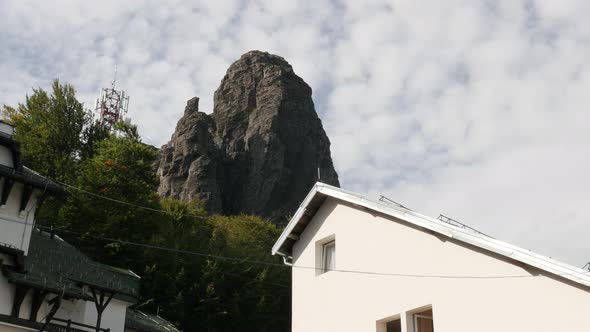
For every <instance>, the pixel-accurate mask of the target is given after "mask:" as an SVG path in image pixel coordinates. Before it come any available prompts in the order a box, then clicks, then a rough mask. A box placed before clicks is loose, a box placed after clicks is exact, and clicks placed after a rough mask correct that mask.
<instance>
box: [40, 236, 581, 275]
mask: <svg viewBox="0 0 590 332" xmlns="http://www.w3.org/2000/svg"><path fill="white" fill-rule="evenodd" d="M38 227H42V228H45V229H47V228H48V227H46V226H38ZM60 232H64V233H70V234H74V235H84V236H88V237H92V238H94V239H98V240H103V241H109V242H116V243H120V244H124V245H130V246H137V247H142V248H148V249H155V250H162V251H167V252H174V253H180V254H187V255H193V256H199V257H205V258H211V259H217V260H224V261H231V262H236V263H248V264H252V265H261V266H269V267H281V268H295V269H306V270H323V268H320V267H312V266H304V265H290V266H287V265H285V264H281V263H273V262H267V261H261V260H255V259H251V258H247V257H232V256H223V255H216V254H211V253H202V252H197V251H192V250H183V249H176V248H169V247H163V246H157V245H151V244H145V243H138V242H133V241H126V240H120V239H115V238H109V237H102V236H94V235H87V234H83V233H80V232H74V231H69V230H60ZM330 272H340V273H351V274H364V275H375V276H392V277H406V278H431V279H517V278H535V277H539V275H531V274H527V275H481V276H478V275H445V274H419V273H388V272H377V271H366V270H354V269H331V270H330ZM556 275H558V276H567V275H572V274H571V273H564V274H556Z"/></svg>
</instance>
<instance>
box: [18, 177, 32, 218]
mask: <svg viewBox="0 0 590 332" xmlns="http://www.w3.org/2000/svg"><path fill="white" fill-rule="evenodd" d="M32 193H33V186H31V185H27V184H25V187H24V188H23V194H22V195H21V198H20V210H19V211H21V212H22V211H24V210H25V209H26V208H27V205H28V204H29V200H30V199H31V194H32Z"/></svg>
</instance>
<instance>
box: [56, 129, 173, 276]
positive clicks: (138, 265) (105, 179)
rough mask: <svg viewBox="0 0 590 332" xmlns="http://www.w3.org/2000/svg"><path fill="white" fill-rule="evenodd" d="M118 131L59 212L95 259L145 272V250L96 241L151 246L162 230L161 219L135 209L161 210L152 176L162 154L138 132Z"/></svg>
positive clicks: (62, 221) (83, 173)
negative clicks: (148, 244)
mask: <svg viewBox="0 0 590 332" xmlns="http://www.w3.org/2000/svg"><path fill="white" fill-rule="evenodd" d="M117 129H118V134H117V135H116V134H110V135H109V137H108V138H107V139H105V140H103V141H102V142H100V143H99V144H98V145H97V147H96V152H95V154H94V156H93V157H91V158H90V159H89V160H87V161H86V162H85V163H84V164H83V165H82V167H81V169H80V172H79V175H78V177H77V178H76V180H75V186H76V188H78V189H72V190H71V194H72V195H71V197H70V198H69V199H68V202H67V203H66V205H65V206H64V207H63V209H62V210H61V211H60V224H61V226H62V227H65V228H67V229H69V230H71V231H73V232H76V233H83V234H84V235H83V236H74V237H71V239H70V241H71V242H72V243H73V244H75V245H76V246H77V247H79V248H80V249H81V250H82V251H83V252H85V253H86V254H88V255H90V256H91V257H93V258H95V259H97V260H99V261H101V262H104V263H107V264H112V265H115V266H123V267H130V268H132V269H134V270H136V271H142V270H143V267H144V265H143V264H144V263H145V259H144V257H143V255H142V250H140V249H138V248H130V247H125V246H121V245H120V244H118V243H117V242H113V243H106V244H105V243H104V241H101V240H97V239H96V237H108V238H116V239H124V240H126V241H134V242H140V243H147V242H149V241H151V238H152V237H153V235H154V234H158V233H159V232H160V226H161V225H162V223H161V222H160V221H161V219H162V218H163V216H162V215H161V214H158V213H154V212H153V211H150V210H147V209H141V208H136V207H134V206H133V205H137V206H143V207H147V208H149V209H155V210H157V209H159V201H158V196H157V194H156V189H157V185H158V181H157V178H156V176H155V174H154V172H153V170H152V163H153V161H154V159H155V157H156V155H157V151H156V150H155V149H154V148H153V147H151V146H148V145H146V144H144V143H142V142H141V139H140V137H139V135H138V133H137V128H136V127H135V126H132V125H126V124H122V123H120V124H118V127H117ZM89 193H90V194H89ZM97 195H98V196H104V197H106V198H108V199H105V198H101V197H97ZM115 201H120V202H126V203H129V204H131V205H129V204H127V205H126V204H120V203H116V202H115Z"/></svg>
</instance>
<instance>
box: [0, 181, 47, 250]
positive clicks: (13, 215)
mask: <svg viewBox="0 0 590 332" xmlns="http://www.w3.org/2000/svg"><path fill="white" fill-rule="evenodd" d="M3 186H4V181H2V184H1V185H0V192H1V190H2V188H3ZM23 188H24V184H22V183H15V184H14V185H13V186H12V190H11V191H10V196H8V200H7V201H6V205H4V206H0V229H1V231H0V242H2V243H7V244H10V245H13V246H15V247H17V248H18V249H20V250H23V251H24V252H25V255H26V254H27V253H28V250H29V243H30V240H31V231H32V229H33V221H34V216H35V207H36V206H35V205H36V204H37V196H38V195H40V192H39V190H34V191H33V194H32V195H31V198H30V200H29V202H28V204H27V207H26V209H25V211H23V212H20V211H19V210H20V202H21V196H22V191H23ZM25 223H26V225H25Z"/></svg>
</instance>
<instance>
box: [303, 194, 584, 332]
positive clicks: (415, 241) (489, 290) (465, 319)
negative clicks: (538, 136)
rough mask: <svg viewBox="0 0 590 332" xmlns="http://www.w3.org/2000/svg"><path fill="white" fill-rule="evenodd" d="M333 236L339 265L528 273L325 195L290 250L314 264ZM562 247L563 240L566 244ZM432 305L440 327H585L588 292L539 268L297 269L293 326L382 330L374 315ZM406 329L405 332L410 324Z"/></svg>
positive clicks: (444, 330)
mask: <svg viewBox="0 0 590 332" xmlns="http://www.w3.org/2000/svg"><path fill="white" fill-rule="evenodd" d="M330 236H335V239H336V268H337V269H344V270H359V271H373V272H381V273H402V274H419V275H457V276H466V275H471V276H474V275H475V276H498V275H532V274H531V273H534V274H537V273H539V271H537V270H534V269H525V268H523V267H520V266H518V264H515V263H511V262H507V261H505V260H501V259H499V258H497V257H495V256H493V255H491V254H488V253H487V252H484V251H482V250H481V249H475V248H473V247H465V246H463V245H461V244H458V243H455V242H453V241H450V240H449V239H446V238H443V237H440V236H435V235H432V234H430V233H428V232H425V231H422V230H418V229H415V228H411V227H409V226H406V225H404V224H402V223H400V222H397V221H394V220H393V218H391V217H387V218H384V217H382V216H379V215H373V214H370V213H367V212H364V211H360V210H357V209H354V208H352V207H349V206H346V205H342V204H339V203H337V202H336V201H335V200H333V199H331V198H330V199H328V200H327V201H326V202H325V203H324V205H323V206H322V207H321V208H320V210H319V211H318V213H317V214H316V216H315V217H314V219H313V220H312V222H311V223H310V224H309V225H308V226H307V228H306V230H305V231H304V232H303V233H302V234H301V236H300V240H299V241H297V242H296V243H295V246H294V248H293V259H294V264H295V265H297V266H307V267H314V266H315V265H316V242H317V241H321V240H322V239H325V238H328V237H330ZM564 245H566V244H564ZM425 305H432V308H433V314H434V326H435V331H436V332H474V331H477V332H497V331H523V332H528V331H535V332H544V331H546V332H549V331H551V332H554V331H588V330H590V327H589V325H588V319H587V317H588V313H589V312H590V291H589V289H588V288H584V289H582V288H578V287H575V286H573V285H571V284H568V283H564V282H560V281H557V280H555V279H553V278H552V277H548V276H544V275H542V274H541V276H539V277H530V278H529V277H527V278H511V279H436V278H415V277H394V276H378V275H368V274H354V273H343V272H337V271H332V272H327V273H325V274H320V275H317V276H316V272H315V271H314V270H313V269H300V268H294V269H293V309H292V310H293V332H314V331H339V332H342V331H363V332H368V331H377V321H379V320H381V319H383V318H386V317H390V316H394V315H398V314H401V317H402V319H403V320H404V321H405V320H406V316H405V313H406V312H407V311H410V310H412V309H415V308H419V307H423V306H425ZM404 330H405V331H409V330H408V328H407V326H404Z"/></svg>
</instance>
